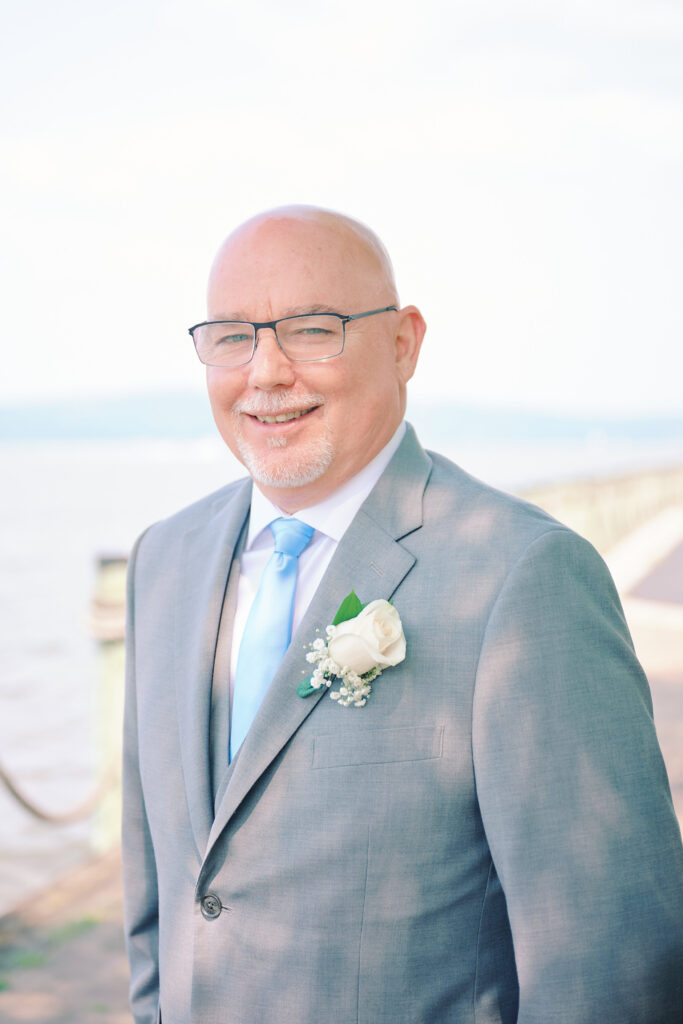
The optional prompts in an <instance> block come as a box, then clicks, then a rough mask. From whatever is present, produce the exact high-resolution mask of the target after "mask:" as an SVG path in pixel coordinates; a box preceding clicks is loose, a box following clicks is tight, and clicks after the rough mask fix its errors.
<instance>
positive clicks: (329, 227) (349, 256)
mask: <svg viewBox="0 0 683 1024" xmlns="http://www.w3.org/2000/svg"><path fill="white" fill-rule="evenodd" d="M283 244H284V247H285V254H284V255H285V258H286V248H287V247H288V246H289V247H291V255H292V257H294V255H295V252H296V254H297V255H298V256H299V257H300V258H301V257H302V256H303V255H304V254H308V255H309V256H310V259H311V260H312V262H313V263H316V264H317V263H321V264H326V263H329V262H330V257H332V258H333V259H334V262H335V263H340V264H341V265H342V268H343V274H344V277H345V278H347V279H349V283H351V279H353V280H354V281H355V283H357V284H358V283H359V281H358V279H360V278H361V277H362V278H363V279H364V288H363V289H362V292H363V294H365V295H367V297H368V301H370V299H372V301H375V300H377V302H379V301H380V300H381V301H382V302H383V304H384V305H396V306H397V305H398V292H397V290H396V282H395V280H394V269H393V267H392V264H391V259H390V257H389V253H388V252H387V250H386V249H385V247H384V245H383V244H382V242H381V240H380V239H379V238H378V237H377V235H376V234H375V233H374V231H371V230H370V228H369V227H367V226H366V225H365V224H362V223H361V222H360V221H357V220H354V219H353V218H351V217H347V216H345V215H344V214H341V213H334V212H333V211H331V210H325V209H321V208H319V207H316V206H282V207H278V208H276V209H274V210H267V211H266V212H264V213H259V214H257V215H256V216H255V217H252V218H250V219H249V220H248V221H245V223H244V224H241V225H240V226H239V227H238V228H236V229H235V230H234V231H233V232H231V233H230V234H229V235H228V237H227V238H226V239H225V241H224V242H223V244H222V245H221V246H220V248H219V250H218V252H217V253H216V257H215V259H214V262H213V265H212V268H211V273H210V275H209V286H208V312H209V315H210V316H212V315H215V309H214V307H215V299H216V292H218V293H221V291H222V290H223V289H225V287H226V286H227V285H229V283H230V280H229V279H230V278H231V277H233V278H234V279H235V285H237V280H236V279H237V277H238V276H239V277H240V278H242V277H243V275H246V274H248V273H249V272H250V271H251V269H252V267H253V264H254V262H257V264H258V265H260V266H261V267H262V270H261V274H263V273H265V271H266V269H267V268H268V266H269V264H270V261H269V260H268V252H269V250H270V249H272V248H273V247H276V251H277V256H278V258H279V256H280V254H281V252H282V248H281V247H282V246H283ZM281 268H282V264H278V269H281Z"/></svg>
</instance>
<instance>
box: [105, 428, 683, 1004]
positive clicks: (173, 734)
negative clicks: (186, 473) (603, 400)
mask: <svg viewBox="0 0 683 1024" xmlns="http://www.w3.org/2000/svg"><path fill="white" fill-rule="evenodd" d="M250 494H251V487H250V483H249V481H243V482H240V483H237V484H234V485H231V486H229V487H226V488H225V489H223V490H221V491H219V492H217V493H216V494H214V495H211V496H210V497H208V498H206V499H204V500H203V501H201V502H199V503H197V504H196V505H193V506H192V507H191V508H189V509H186V510H185V511H183V512H180V513H179V514H178V515H176V516H174V517H172V518H171V519H169V520H166V521H164V522H162V523H159V524H157V525H156V526H154V527H152V528H151V529H150V530H149V531H148V532H147V533H146V534H144V535H143V537H142V539H141V540H140V541H139V542H138V546H137V548H136V551H135V553H134V556H133V557H132V559H131V564H130V574H129V579H130V590H129V627H128V636H127V640H128V647H129V658H128V695H127V710H126V725H125V783H124V800H125V806H124V868H125V886H126V927H127V937H128V947H129V954H130V960H131V966H132V988H131V991H132V1003H133V1007H134V1011H135V1014H136V1020H137V1021H139V1022H140V1024H142V1022H145V1024H151V1022H154V1021H156V1020H157V1019H158V1014H159V1013H162V1014H163V1021H164V1024H188V1022H190V1021H191V1022H193V1024H321V1022H322V1024H351V1022H353V1024H470V1022H472V1024H474V1022H476V1024H501V1022H505V1024H509V1022H512V1021H519V1024H532V1022H533V1024H561V1022H563V1024H564V1022H566V1024H582V1022H586V1024H588V1022H591V1024H612V1022H613V1024H627V1022H641V1024H657V1022H659V1024H663V1022H667V1024H674V1022H675V1021H680V1020H681V1019H682V1018H681V1007H682V1006H683V991H682V989H681V980H680V979H681V977H683V971H682V970H681V966H682V963H683V851H682V849H681V842H680V833H679V830H678V826H677V823H676V820H675V817H674V814H673V808H672V804H671V797H670V792H669V788H668V783H667V779H666V773H665V770H664V766H663V763H662V758H661V755H660V752H659V748H658V745H657V741H656V738H655V732H654V728H653V722H652V711H651V703H650V696H649V692H648V687H647V683H646V680H645V678H644V676H643V673H642V671H641V669H640V667H639V665H638V663H637V661H636V659H635V656H634V653H633V649H632V645H631V641H630V638H629V634H628V630H627V627H626V624H625V622H624V618H623V613H622V611H621V608H620V605H619V601H618V598H617V595H616V593H615V591H614V587H613V585H612V582H611V580H610V578H609V575H608V573H607V571H606V569H605V567H604V565H603V563H602V562H601V560H600V558H599V557H598V555H597V554H596V553H595V551H594V550H593V549H592V548H591V547H590V545H589V544H588V543H586V542H585V541H583V540H581V539H580V538H579V537H577V536H576V535H575V534H573V533H571V532H570V531H569V530H567V529H565V528H564V527H562V526H561V525H560V524H558V523H557V522H555V521H554V520H552V519H551V518H549V517H548V516H547V515H545V514H544V513H543V512H541V511H539V510H538V509H536V508H534V507H532V506H530V505H527V504H525V503H523V502H520V501H518V500H515V499H513V498H511V497H509V496H507V495H504V494H501V493H499V492H496V491H494V490H492V489H490V488H488V487H485V486H484V485H482V484H481V483H479V482H478V481H476V480H474V479H472V478H471V477H469V476H467V475H466V474H465V473H463V472H462V471H461V470H460V469H458V468H457V467H456V466H454V465H453V464H452V463H450V462H448V461H447V460H446V459H444V458H442V457H440V456H437V455H428V454H426V453H425V452H424V451H423V450H422V449H421V448H420V446H419V444H418V443H417V441H416V439H415V436H414V434H413V433H412V431H410V430H409V431H408V433H407V435H406V437H405V439H404V441H403V443H402V445H401V447H400V448H399V450H398V451H397V453H396V455H395V456H394V458H393V460H392V461H391V463H390V465H389V467H388V468H387V470H386V471H385V473H384V475H383V476H382V478H381V479H380V481H379V482H378V484H377V485H376V487H375V488H374V490H373V491H372V493H371V494H370V496H369V497H368V499H367V500H366V502H365V503H364V505H363V507H362V508H361V510H360V511H359V512H358V514H357V516H356V517H355V519H354V521H353V523H352V524H351V526H350V528H349V530H348V531H347V533H346V534H345V535H344V537H343V539H342V541H341V543H340V544H339V546H338V549H337V551H336V553H335V555H334V557H333V559H332V562H331V564H330V566H329V569H328V571H327V573H326V575H325V578H324V580H323V583H322V584H321V586H320V588H319V590H318V593H317V594H316V596H315V598H314V599H313V601H312V603H311V605H310V607H309V609H308V611H307V613H306V615H305V618H304V621H303V622H302V624H301V627H300V629H299V630H298V632H297V634H296V636H295V638H294V640H293V642H292V644H291V647H290V649H289V651H288V653H287V655H286V656H285V658H284V660H283V662H282V666H281V668H280V670H279V672H278V674H277V676H276V677H275V679H274V681H273V683H272V686H271V688H270V690H269V692H268V694H267V695H266V698H265V700H264V702H263V704H262V706H261V708H260V709H259V712H258V714H257V716H256V718H255V720H254V723H253V726H252V728H251V730H250V732H249V734H248V736H247V738H246V740H245V742H244V744H243V746H242V748H241V750H240V751H239V754H238V756H237V758H236V760H235V761H234V762H233V764H232V765H231V766H230V768H229V769H228V776H227V779H226V783H227V784H226V785H224V786H223V787H222V791H223V795H222V798H221V800H220V803H219V805H218V808H217V811H216V814H215V816H214V810H213V794H212V792H211V786H210V766H209V710H210V700H211V676H212V668H213V660H214V652H215V647H216V636H217V630H218V622H219V617H220V611H221V605H222V601H223V596H224V590H225V584H226V576H227V571H228V567H229V565H230V561H231V556H232V552H233V549H234V546H235V543H236V541H237V538H238V536H239V533H240V530H241V528H242V526H243V523H244V520H245V517H246V516H247V514H248V509H249V503H250ZM352 588H353V589H354V590H355V591H356V592H357V594H358V595H359V597H360V598H361V600H362V601H364V602H367V601H370V600H374V599H375V598H380V597H382V598H391V599H392V600H393V602H394V604H395V606H396V608H397V610H398V612H399V614H400V616H401V618H402V621H403V625H404V630H405V634H406V638H407V656H406V659H405V661H404V662H403V663H402V664H400V665H398V666H396V667H395V668H392V669H388V670H386V671H385V672H384V674H383V675H382V676H381V678H380V679H378V680H377V682H376V683H375V684H374V687H373V693H372V696H371V699H370V700H369V702H368V704H367V705H366V706H365V707H364V708H362V709H358V708H353V707H351V708H343V707H340V706H338V705H337V704H336V703H335V702H334V701H332V700H330V699H329V698H328V696H327V693H326V691H321V692H320V693H319V694H317V695H315V696H312V697H310V698H308V699H305V700H304V699H301V698H300V697H298V696H297V695H296V686H297V683H298V682H299V681H300V679H301V678H302V674H303V673H306V674H308V671H310V666H308V665H307V663H306V661H305V657H304V653H305V652H304V649H303V648H304V646H305V645H306V644H307V643H308V642H310V641H311V640H313V639H314V637H315V636H316V630H317V629H321V630H323V631H324V628H325V626H326V625H327V624H328V623H330V622H331V621H332V619H333V616H334V614H335V612H336V610H337V607H338V606H339V604H340V602H341V600H342V598H344V597H345V596H346V594H348V593H349V591H350V590H351V589H352ZM207 897H208V899H207ZM159 1007H161V1010H159Z"/></svg>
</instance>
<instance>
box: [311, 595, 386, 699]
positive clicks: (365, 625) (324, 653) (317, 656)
mask: <svg viewBox="0 0 683 1024" xmlns="http://www.w3.org/2000/svg"><path fill="white" fill-rule="evenodd" d="M325 632H326V634H327V641H325V640H323V639H322V638H321V637H319V638H318V639H317V640H314V641H313V643H312V644H310V645H309V646H310V648H311V649H310V651H309V652H308V654H307V655H306V661H308V662H309V663H310V664H312V665H315V666H316V668H315V670H314V672H313V675H312V676H309V678H308V679H305V680H304V681H303V682H302V683H299V685H298V686H297V690H296V692H297V693H298V694H299V696H300V697H310V695H311V694H312V693H316V692H317V691H318V690H319V689H320V688H321V686H327V687H331V686H332V683H333V682H334V680H335V679H340V680H341V686H340V687H339V689H338V690H331V691H330V697H331V698H332V700H336V701H338V702H339V703H340V704H341V705H343V707H345V708H348V707H350V706H351V705H353V706H354V707H356V708H362V707H363V705H364V704H367V700H368V697H369V696H370V693H371V690H372V686H371V684H372V683H373V682H374V680H375V679H377V676H379V675H381V674H382V670H383V669H385V668H389V667H390V666H392V665H398V664H399V662H401V661H403V659H404V658H405V656H406V638H405V636H404V635H403V626H402V625H401V619H400V617H399V614H398V612H397V611H396V609H395V608H394V606H393V605H392V604H390V603H389V601H383V600H380V601H370V603H369V604H365V605H364V604H361V602H360V600H359V599H358V597H357V596H356V594H355V593H354V592H353V590H352V591H351V593H350V594H349V595H348V597H345V598H344V600H343V601H342V603H341V605H340V607H339V611H338V612H337V614H336V615H335V617H334V622H333V623H332V625H331V626H328V627H327V629H326V631H325Z"/></svg>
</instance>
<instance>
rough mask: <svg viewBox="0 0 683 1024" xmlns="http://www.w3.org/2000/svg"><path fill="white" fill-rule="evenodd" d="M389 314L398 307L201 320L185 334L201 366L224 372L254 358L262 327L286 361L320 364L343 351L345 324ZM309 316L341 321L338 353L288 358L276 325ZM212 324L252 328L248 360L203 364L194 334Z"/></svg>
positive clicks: (244, 364) (396, 310)
mask: <svg viewBox="0 0 683 1024" xmlns="http://www.w3.org/2000/svg"><path fill="white" fill-rule="evenodd" d="M390 312H394V313H398V306H384V307H383V308H382V309H369V310H367V311H366V312H365V313H351V314H349V315H348V316H343V315H342V314H341V313H298V314H297V315H296V316H281V317H280V318H279V320H268V321H265V322H264V323H254V322H253V321H251V320H203V321H202V322H201V323H200V324H194V326H192V327H188V330H187V333H188V334H189V335H190V337H191V338H192V341H193V343H194V347H195V352H197V357H198V359H199V361H200V363H202V365H204V366H220V367H222V368H223V369H225V370H236V369H237V368H238V367H239V366H246V365H247V363H250V362H251V361H252V359H253V358H254V353H255V352H256V347H257V345H258V332H259V331H260V330H263V328H264V327H268V328H271V330H272V331H273V333H274V334H275V340H276V341H277V343H278V347H279V349H280V351H281V352H282V353H283V354H284V355H286V356H287V358H288V359H291V361H292V362H293V363H322V362H324V360H325V359H336V357H337V356H340V355H341V354H342V352H343V351H344V344H345V342H346V325H347V323H349V321H350V320H363V319H364V318H365V317H366V316H375V315H376V314H377V313H390ZM309 316H334V317H336V318H337V320H340V321H341V325H342V341H341V348H340V349H339V351H338V352H334V353H333V354H332V355H329V356H316V357H314V358H313V359H301V358H297V357H296V356H290V354H289V353H288V352H287V351H286V349H284V348H283V347H282V342H281V341H280V337H279V335H278V333H277V325H278V324H281V323H284V322H285V321H286V320H300V319H301V318H302V317H309ZM214 324H239V325H240V326H243V327H253V329H254V340H253V342H252V346H251V355H250V356H249V358H248V359H245V360H244V362H242V363H205V362H204V360H203V359H202V358H201V356H200V355H199V352H198V351H197V342H196V340H195V336H194V332H195V331H196V330H197V329H198V328H199V327H212V326H213V325H214Z"/></svg>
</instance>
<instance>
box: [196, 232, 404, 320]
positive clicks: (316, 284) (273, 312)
mask: <svg viewBox="0 0 683 1024" xmlns="http://www.w3.org/2000/svg"><path fill="white" fill-rule="evenodd" d="M390 290H391V289H388V288H387V283H386V273H385V270H384V266H383V262H382V259H381V257H380V254H379V253H378V252H376V251H375V250H374V248H373V246H372V245H371V244H370V242H369V241H368V240H366V239H365V238H363V237H362V236H361V235H359V234H358V233H357V232H355V231H354V230H352V229H350V228H348V227H347V226H346V225H345V224H344V223H343V222H342V223H339V222H335V221H334V220H329V221H327V222H325V221H319V220H302V219H298V218H287V217H271V218H267V219H264V220H260V221H256V222H249V223H248V224H246V225H244V226H243V227H242V228H240V229H238V231H237V232H235V233H234V234H233V235H231V236H230V237H229V238H228V239H227V240H226V242H225V243H224V244H223V246H222V247H221V249H220V250H219V252H218V255H217V257H216V260H215V262H214V265H213V267H212V270H211V276H210V278H209V291H208V303H209V311H210V312H211V313H212V314H218V313H220V314H226V315H230V316H233V315H236V314H237V313H238V312H239V313H240V314H241V315H244V316H246V315H247V314H248V316H249V317H253V318H257V317H258V318H261V317H263V318H264V319H265V318H267V317H268V318H269V317H271V316H283V315H287V314H288V313H289V312H290V311H291V310H293V309H297V311H300V310H301V308H303V307H305V306H306V305H310V306H311V307H314V306H329V308H331V309H336V310H337V311H339V310H341V311H342V312H354V311H357V309H356V307H357V306H358V308H359V309H360V308H361V307H360V306H359V305H358V304H359V303H360V304H361V305H362V304H363V303H365V302H370V303H371V302H374V301H375V300H379V299H381V298H382V297H384V298H386V301H387V302H389V301H392V298H391V295H390V294H389V292H390ZM362 308H369V307H367V306H363V307H362ZM266 314H267V317H266Z"/></svg>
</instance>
